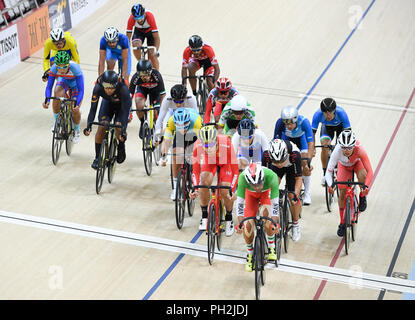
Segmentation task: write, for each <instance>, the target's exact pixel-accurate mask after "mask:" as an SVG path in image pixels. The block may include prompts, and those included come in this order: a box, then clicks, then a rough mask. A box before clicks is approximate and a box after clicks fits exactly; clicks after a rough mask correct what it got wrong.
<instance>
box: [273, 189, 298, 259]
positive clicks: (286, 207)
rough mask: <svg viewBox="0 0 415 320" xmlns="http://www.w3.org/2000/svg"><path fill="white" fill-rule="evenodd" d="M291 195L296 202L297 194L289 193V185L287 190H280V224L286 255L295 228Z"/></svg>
mask: <svg viewBox="0 0 415 320" xmlns="http://www.w3.org/2000/svg"><path fill="white" fill-rule="evenodd" d="M289 193H291V194H292V195H294V200H295V198H297V196H296V194H295V192H293V191H288V189H287V185H286V186H285V189H280V190H279V205H280V215H279V224H280V226H281V232H280V234H281V235H280V237H281V239H282V242H283V243H284V252H285V253H288V233H289V231H290V230H291V229H292V227H293V220H292V214H291V209H290V199H289V198H288V194H289ZM297 200H298V198H297ZM280 251H281V250H280ZM277 256H278V253H277Z"/></svg>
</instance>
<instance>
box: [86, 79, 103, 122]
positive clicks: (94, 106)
mask: <svg viewBox="0 0 415 320" xmlns="http://www.w3.org/2000/svg"><path fill="white" fill-rule="evenodd" d="M100 88H101V86H100V85H99V84H98V83H97V84H96V85H95V86H94V89H93V91H92V97H91V108H90V109H89V114H88V120H87V128H88V129H91V126H92V122H94V119H95V114H96V113H97V106H98V101H99V97H100V92H99V91H100Z"/></svg>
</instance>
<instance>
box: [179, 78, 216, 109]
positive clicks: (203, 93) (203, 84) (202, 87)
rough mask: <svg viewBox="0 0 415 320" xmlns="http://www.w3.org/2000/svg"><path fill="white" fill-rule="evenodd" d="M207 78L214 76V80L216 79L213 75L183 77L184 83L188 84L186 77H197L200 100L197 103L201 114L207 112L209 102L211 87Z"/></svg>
mask: <svg viewBox="0 0 415 320" xmlns="http://www.w3.org/2000/svg"><path fill="white" fill-rule="evenodd" d="M207 78H212V80H213V79H214V77H213V76H208V75H195V76H186V77H183V78H182V84H183V85H185V84H186V79H197V80H198V84H197V87H198V89H197V96H196V100H198V101H197V104H198V107H199V114H201V115H204V114H205V110H206V102H207V98H208V95H209V89H208V85H207V81H206V79H207Z"/></svg>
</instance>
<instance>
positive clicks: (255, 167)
mask: <svg viewBox="0 0 415 320" xmlns="http://www.w3.org/2000/svg"><path fill="white" fill-rule="evenodd" d="M244 173H245V180H246V182H248V184H250V185H258V184H262V183H264V180H265V173H264V168H262V165H261V164H259V163H255V162H252V163H251V164H250V165H249V166H248V167H246V168H245V170H244Z"/></svg>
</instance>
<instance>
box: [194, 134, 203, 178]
mask: <svg viewBox="0 0 415 320" xmlns="http://www.w3.org/2000/svg"><path fill="white" fill-rule="evenodd" d="M201 157H202V148H201V143H200V140H197V141H196V142H195V144H194V147H193V157H192V181H193V185H194V186H196V185H198V184H199V180H200V158H201Z"/></svg>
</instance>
